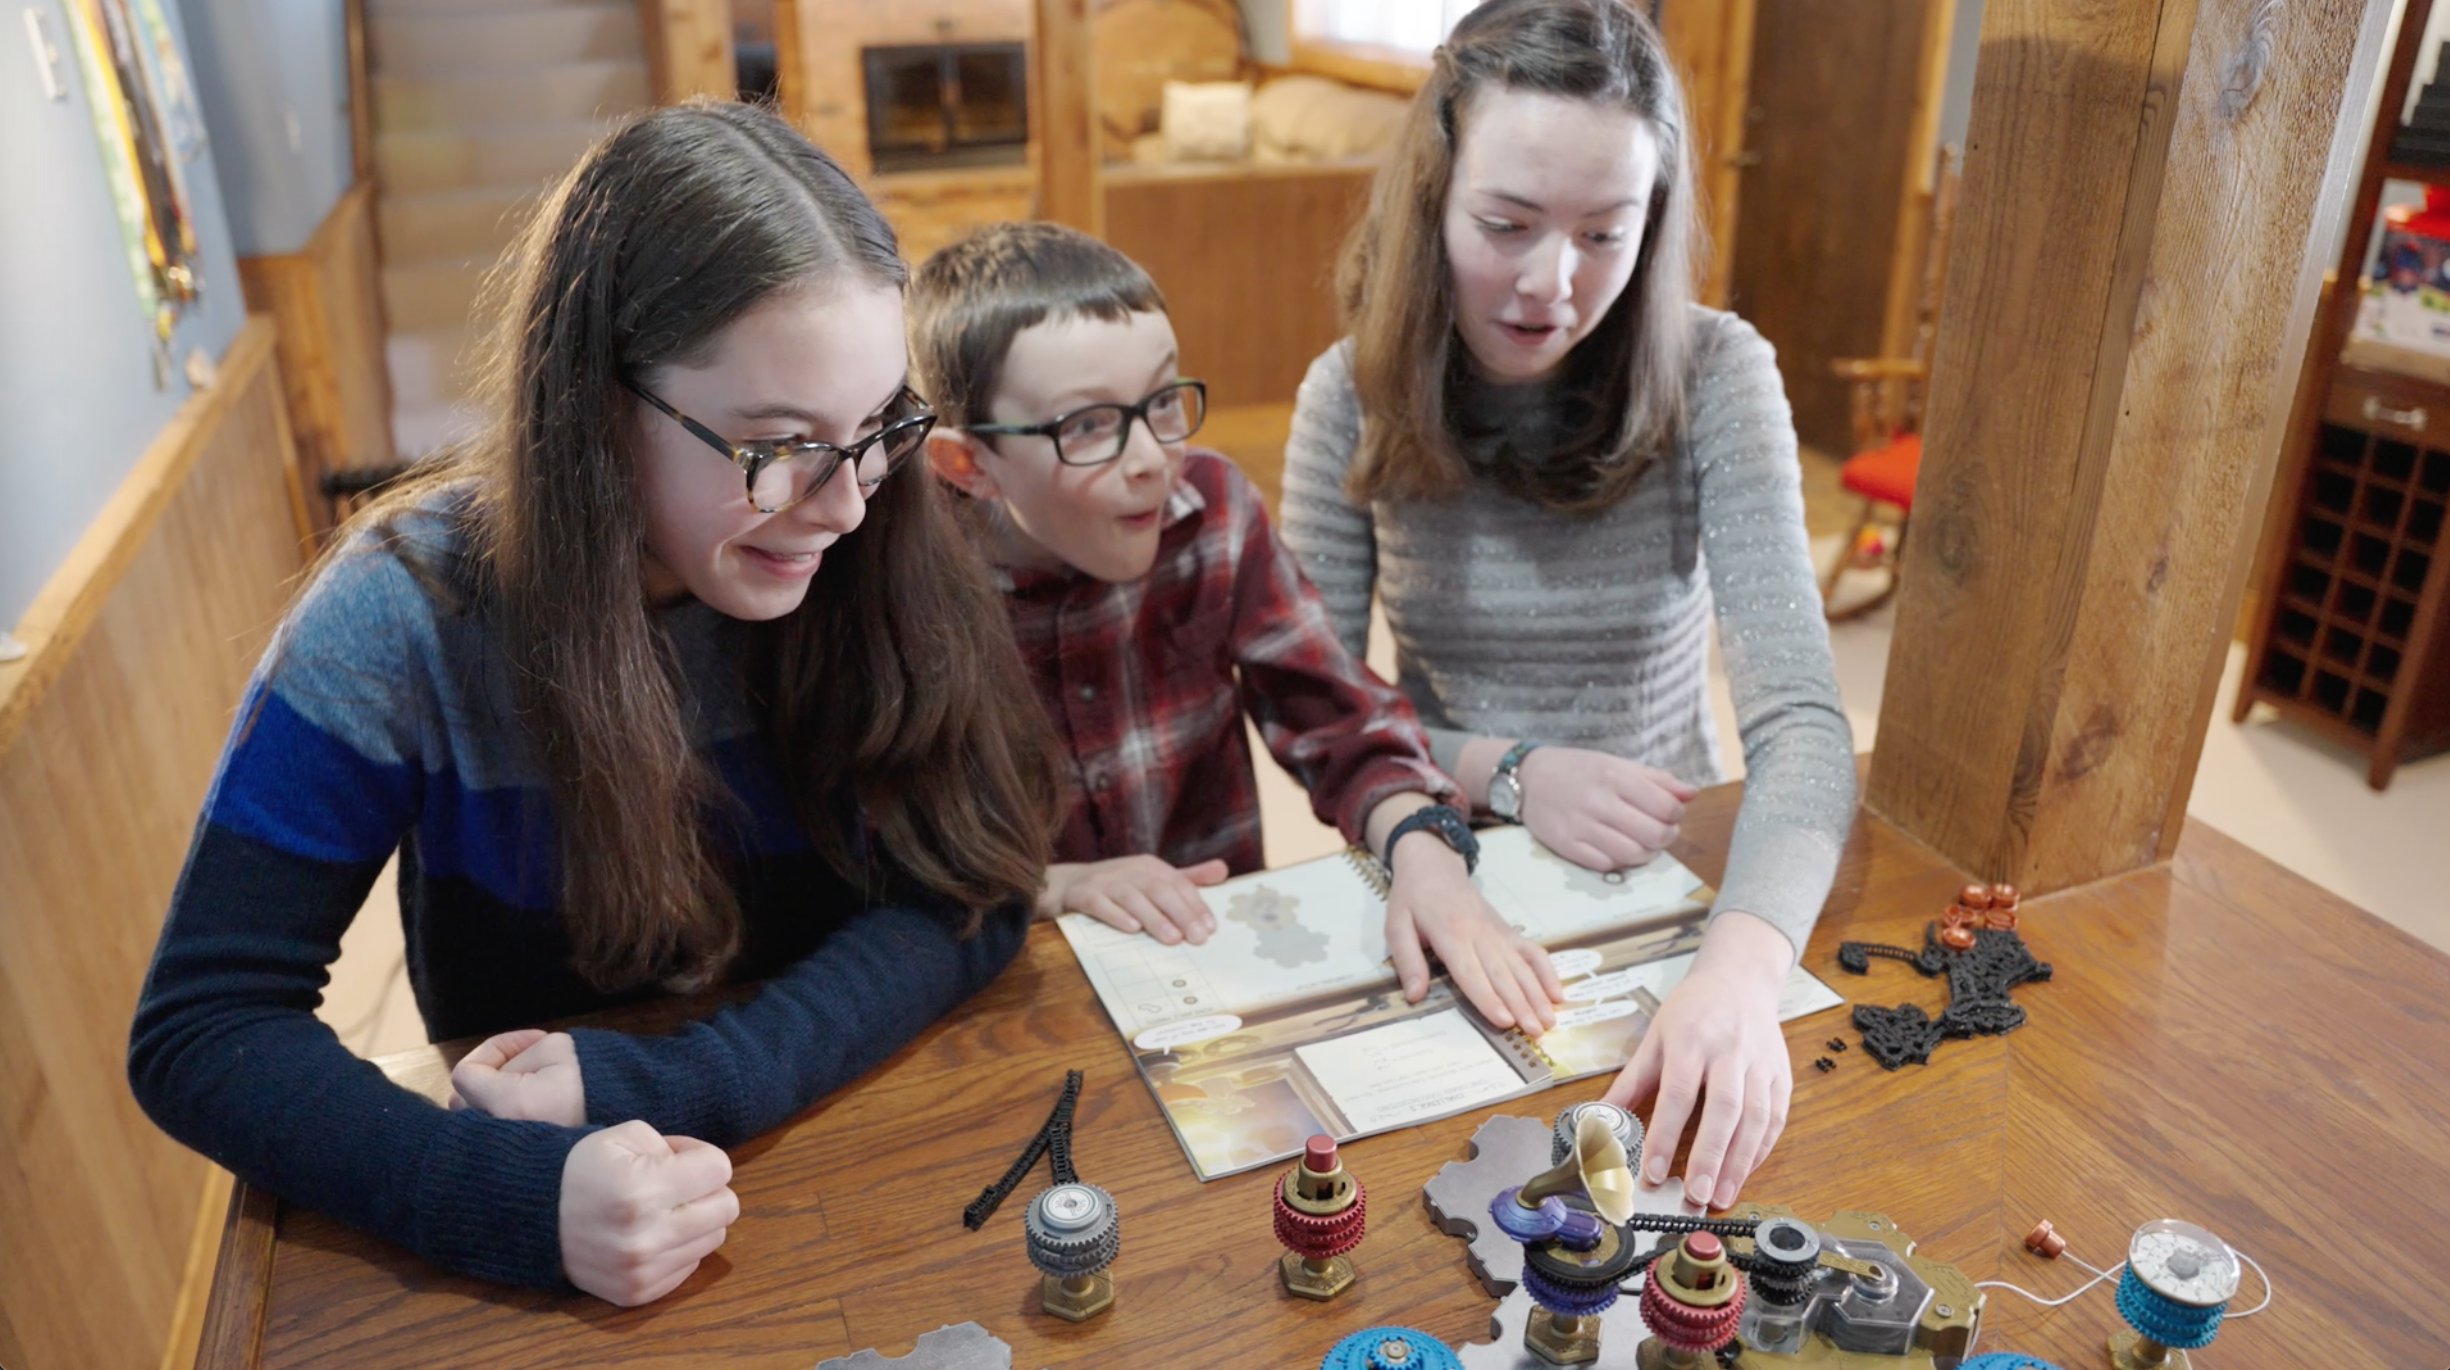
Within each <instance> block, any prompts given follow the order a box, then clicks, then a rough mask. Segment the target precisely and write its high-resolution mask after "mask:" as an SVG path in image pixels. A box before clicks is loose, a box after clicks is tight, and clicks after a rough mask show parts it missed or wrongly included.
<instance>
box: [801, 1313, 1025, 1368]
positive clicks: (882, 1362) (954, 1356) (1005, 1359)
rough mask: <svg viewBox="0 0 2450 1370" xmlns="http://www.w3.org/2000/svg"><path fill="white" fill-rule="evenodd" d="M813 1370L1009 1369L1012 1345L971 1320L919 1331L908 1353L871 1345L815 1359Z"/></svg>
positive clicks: (1010, 1366)
mask: <svg viewBox="0 0 2450 1370" xmlns="http://www.w3.org/2000/svg"><path fill="white" fill-rule="evenodd" d="M816 1370H1012V1348H1011V1347H1009V1346H1006V1345H1005V1344H1004V1343H1003V1342H1002V1341H1000V1340H998V1339H997V1338H995V1337H994V1336H993V1335H991V1334H989V1333H988V1331H987V1329H986V1328H984V1327H981V1326H979V1325H978V1324H977V1323H974V1322H964V1323H955V1324H953V1325H951V1326H949V1327H939V1328H937V1329H936V1330H935V1331H933V1332H922V1333H920V1334H919V1339H918V1341H917V1342H916V1343H915V1344H913V1345H912V1346H911V1348H910V1354H909V1355H907V1356H882V1355H879V1354H877V1352H876V1350H875V1348H873V1347H871V1348H869V1349H868V1350H865V1351H854V1352H852V1353H851V1354H850V1355H847V1356H836V1357H834V1358H833V1359H831V1360H821V1361H818V1362H817V1365H816Z"/></svg>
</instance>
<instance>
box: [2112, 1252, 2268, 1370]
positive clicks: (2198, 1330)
mask: <svg viewBox="0 0 2450 1370" xmlns="http://www.w3.org/2000/svg"><path fill="white" fill-rule="evenodd" d="M2240 1273H2241V1272H2240V1271H2239V1269H2238V1262H2237V1253H2236V1252H2234V1251H2232V1250H2230V1249H2229V1244H2228V1243H2227V1242H2224V1241H2222V1240H2221V1239H2220V1238H2218V1237H2215V1236H2213V1235H2212V1234H2211V1233H2210V1232H2207V1231H2205V1230H2204V1229H2203V1228H2200V1227H2197V1226H2196V1225H2195V1224H2193V1223H2190V1222H2181V1221H2180V1220H2178V1219H2176V1218H2161V1219H2157V1220H2155V1221H2153V1222H2148V1223H2146V1224H2144V1225H2143V1226H2142V1227H2139V1228H2137V1229H2135V1236H2134V1237H2133V1238H2131V1239H2130V1240H2129V1241H2128V1243H2127V1269H2126V1273H2125V1274H2123V1275H2121V1276H2120V1277H2119V1281H2118V1315H2119V1316H2120V1317H2122V1318H2125V1319H2126V1320H2127V1326H2126V1327H2125V1328H2122V1329H2121V1330H2119V1331H2118V1332H2116V1333H2114V1334H2112V1336H2111V1337H2110V1359H2111V1361H2112V1362H2113V1363H2114V1364H2116V1365H2117V1367H2118V1370H2161V1367H2164V1366H2168V1367H2174V1370H2188V1359H2187V1354H2186V1353H2187V1352H2188V1351H2191V1350H2194V1349H2195V1348H2197V1347H2201V1346H2206V1345H2209V1344H2210V1343H2211V1340H2212V1334H2213V1333H2215V1332H2217V1331H2219V1330H2220V1316H2221V1314H2222V1313H2224V1312H2226V1311H2227V1310H2228V1307H2229V1299H2230V1297H2231V1296H2232V1295H2234V1294H2236V1293H2237V1282H2238V1278H2239V1275H2240Z"/></svg>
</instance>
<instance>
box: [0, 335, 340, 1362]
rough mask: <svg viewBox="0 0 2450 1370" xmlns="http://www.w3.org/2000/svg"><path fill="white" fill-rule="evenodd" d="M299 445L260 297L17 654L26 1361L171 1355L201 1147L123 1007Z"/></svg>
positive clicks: (19, 1291) (13, 962)
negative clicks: (159, 1091)
mask: <svg viewBox="0 0 2450 1370" xmlns="http://www.w3.org/2000/svg"><path fill="white" fill-rule="evenodd" d="M290 453H291V449H290V440H289V431H288V424H287V419H286V413H285V408H284V405H283V402H282V396H281V391H280V381H279V375H278V371H277V368H276V367H275V365H274V361H273V328H272V324H271V322H270V321H269V320H267V319H264V318H261V317H257V318H254V319H251V320H250V321H249V322H248V323H247V325H246V327H245V328H244V329H243V330H242V331H241V332H240V334H239V336H238V339H237V341H236V342H235V343H233V344H232V346H231V348H230V351H229V353H228V354H227V356H226V357H225V358H224V359H223V361H222V364H221V375H220V380H219V382H218V383H217V384H216V386H215V388H214V389H213V390H211V391H208V392H206V393H204V394H202V395H199V396H197V397H196V398H194V399H192V400H190V401H189V402H188V403H187V405H186V406H185V407H183V408H182V409H181V410H180V412H179V415H178V417H177V418H176V419H174V420H173V421H172V423H171V425H170V427H169V428H168V429H166V430H165V431H164V433H163V434H162V436H161V437H160V439H158V440H157V441H156V442H155V444H154V445H153V447H152V448H151V449H149V450H148V451H147V452H146V454H145V456H144V457H143V459H142V460H141V461H140V462H139V463H138V464H137V466H136V468H135V470H134V471H133V472H132V473H131V474H130V475H129V477H128V478H127V481H126V482H125V483H124V484H123V485H122V486H121V488H120V489H119V491H118V492H117V493H116V494H115V495H114V496H113V497H112V500H111V502H110V503H109V504H108V505H107V506H105V508H104V510H103V512H102V514H101V516H100V517H99V518H98V519H97V520H96V521H95V523H94V526H93V527H92V528H91V529H90V530H88V532H87V534H86V535H85V537H84V538H83V539H82V540H81V541H80V542H79V543H78V545H77V547H76V549H75V550H74V551H73V552H72V554H71V555H70V558H69V560H68V562H67V564H66V565H65V566H63V567H62V569H61V570H60V572H59V574H58V575H57V576H55V577H54V578H53V580H52V582H51V583H50V585H48V586H47V587H46V588H45V589H44V591H43V593H42V595H41V596H40V597H39V598H38V599H37V600H36V601H35V604H34V606H33V607H32V608H31V609H29V610H28V611H27V614H26V617H25V619H24V621H23V622H22V623H21V624H20V626H19V629H18V631H19V634H20V635H21V636H22V637H24V638H25V639H26V641H27V645H28V646H29V647H31V648H32V649H33V650H32V653H31V655H30V656H29V657H28V658H27V659H26V660H24V661H21V662H17V663H14V664H12V665H9V666H0V1232H5V1233H6V1234H7V1237H6V1246H7V1249H8V1251H9V1253H10V1254H9V1257H8V1258H7V1259H4V1260H0V1319H5V1322H6V1325H7V1327H8V1328H9V1331H10V1334H11V1336H12V1338H13V1340H14V1341H15V1343H16V1346H17V1351H16V1353H15V1358H12V1359H11V1360H10V1361H9V1362H8V1365H9V1370H121V1368H122V1367H124V1368H125V1370H155V1367H156V1366H158V1365H159V1364H160V1363H161V1361H162V1357H163V1351H164V1348H165V1346H166V1345H167V1344H169V1343H170V1341H171V1339H172V1334H173V1331H174V1325H175V1323H176V1322H177V1320H178V1318H179V1299H180V1292H181V1289H182V1285H183V1283H184V1281H185V1279H186V1277H187V1275H188V1273H189V1272H188V1265H189V1251H190V1245H191V1241H192V1238H193V1235H194V1232H195V1229H196V1224H197V1221H198V1217H199V1203H200V1201H201V1199H202V1197H203V1194H204V1186H205V1184H206V1182H207V1169H208V1168H207V1166H206V1164H205V1162H204V1161H203V1160H202V1159H201V1158H199V1157H197V1156H196V1155H195V1154H193V1153H192V1152H189V1151H187V1150H186V1149H185V1148H183V1147H180V1146H179V1145H178V1144H176V1143H174V1142H172V1141H171V1140H170V1139H169V1138H167V1137H165V1136H163V1135H162V1134H161V1133H160V1132H159V1131H157V1130H155V1129H154V1127H153V1125H152V1124H151V1123H150V1122H149V1121H147V1120H146V1119H145V1117H144V1115H143V1114H142V1112H140V1111H139V1110H138V1108H137V1106H136V1101H135V1100H134V1098H133V1097H132V1096H131V1095H130V1094H129V1092H128V1088H127V1084H126V1071H125V1066H124V1064H123V1062H124V1060H125V1057H126V1052H127V1029H128V1021H129V1015H130V1014H131V1012H132V1011H133V1009H134V1007H135V1001H136V992H137V988H138V986H139V983H140V982H141V980H142V978H143V975H144V971H145V967H146V965H147V963H148V960H149V959H150V957H151V954H152V950H153V941H154V937H155V935H156V934H157V932H158V931H159V929H160V926H161V920H162V914H163V911H164V910H165V909H166V908H167V907H168V905H169V900H170V892H171V887H172V885H173V883H174V882H175V881H176V879H177V877H178V873H179V867H180V862H181V860H182V858H183V857H184V855H185V852H186V848H187V841H188V835H189V830H190V828H191V827H192V825H193V823H194V821H195V814H196V811H197V809H198V807H199V806H200V805H201V803H202V800H203V796H204V790H205V786H206V784H207V783H208V781H209V780H210V779H211V775H212V769H213V764H214V761H215V759H216V758H217V756H218V755H219V752H220V748H221V743H222V739H223V736H224V734H225V733H226V732H227V730H228V727H229V721H230V714H231V710H232V708H233V707H234V706H235V704H236V702H237V699H238V696H239V693H240V691H241V689H242V688H243V686H244V684H245V681H246V677H247V672H248V670H249V669H250V668H251V666H252V665H253V663H254V660H255V657H256V655H257V654H258V653H259V652H260V651H261V650H262V647H263V643H264V641H265V638H266V636H267V634H268V633H269V631H270V629H271V627H272V625H273V623H274V621H275V619H276V618H277V616H278V615H279V613H280V610H281V607H282V605H283V604H284V602H285V601H286V598H287V596H288V594H289V592H290V589H291V582H292V581H293V579H294V577H295V575H296V573H297V572H298V570H299V568H300V566H301V564H302V552H301V547H300V541H299V537H298V532H297V527H296V524H295V516H294V505H293V498H292V492H293V485H294V480H295V475H294V471H293V469H292V464H291V455H290ZM211 1216H212V1218H213V1219H214V1220H216V1221H217V1220H218V1217H219V1215H218V1213H215V1214H213V1215H211Z"/></svg>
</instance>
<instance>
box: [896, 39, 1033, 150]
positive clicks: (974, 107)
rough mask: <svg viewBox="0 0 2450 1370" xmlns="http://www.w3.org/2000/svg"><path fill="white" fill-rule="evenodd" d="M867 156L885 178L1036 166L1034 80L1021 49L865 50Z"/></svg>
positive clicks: (990, 46) (941, 46) (963, 45)
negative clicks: (936, 170)
mask: <svg viewBox="0 0 2450 1370" xmlns="http://www.w3.org/2000/svg"><path fill="white" fill-rule="evenodd" d="M860 58H861V63H862V65H863V66H865V67H866V69H867V77H868V157H869V160H870V161H872V162H873V163H874V164H875V166H876V169H877V170H878V171H915V170H920V169H923V168H930V167H969V166H999V165H1014V164H1018V163H1022V162H1026V161H1027V160H1029V78H1028V74H1027V73H1028V66H1027V58H1026V50H1025V48H1024V46H1023V45H1022V44H1020V43H932V44H924V45H918V46H896V47H877V48H863V49H861V50H860Z"/></svg>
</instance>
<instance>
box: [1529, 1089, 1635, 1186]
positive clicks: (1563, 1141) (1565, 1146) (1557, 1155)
mask: <svg viewBox="0 0 2450 1370" xmlns="http://www.w3.org/2000/svg"><path fill="white" fill-rule="evenodd" d="M1585 1113H1596V1114H1598V1115H1599V1116H1600V1118H1601V1120H1602V1121H1604V1122H1606V1123H1607V1124H1608V1130H1609V1131H1610V1132H1613V1133H1615V1134H1616V1140H1617V1144H1618V1145H1620V1146H1622V1147H1624V1148H1625V1163H1626V1164H1628V1165H1630V1166H1632V1167H1633V1168H1634V1169H1635V1170H1637V1171H1639V1170H1640V1169H1641V1168H1642V1120H1641V1119H1639V1118H1637V1117H1635V1116H1633V1114H1632V1113H1631V1112H1629V1111H1627V1110H1625V1109H1621V1108H1618V1107H1617V1106H1616V1105H1614V1104H1612V1103H1608V1102H1606V1101H1605V1100H1601V1099H1585V1100H1584V1101H1582V1102H1581V1103H1578V1104H1567V1105H1566V1106H1565V1107H1564V1108H1563V1109H1560V1110H1559V1111H1558V1113H1557V1126H1556V1134H1555V1136H1554V1138H1552V1140H1551V1141H1550V1143H1549V1148H1548V1163H1549V1164H1550V1165H1562V1164H1564V1162H1565V1157H1566V1153H1568V1152H1570V1151H1572V1150H1573V1149H1574V1129H1575V1128H1577V1127H1580V1126H1581V1125H1582V1115H1583V1114H1585Z"/></svg>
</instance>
